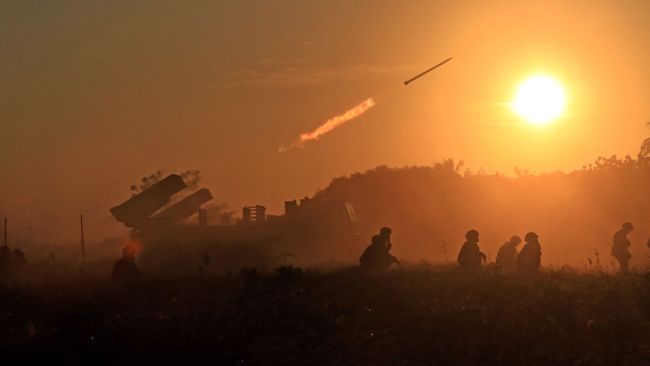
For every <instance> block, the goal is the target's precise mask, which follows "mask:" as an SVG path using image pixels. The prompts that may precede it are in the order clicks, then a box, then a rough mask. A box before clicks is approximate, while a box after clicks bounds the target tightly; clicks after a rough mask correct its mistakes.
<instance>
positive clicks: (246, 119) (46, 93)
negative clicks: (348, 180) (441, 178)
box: [0, 0, 650, 241]
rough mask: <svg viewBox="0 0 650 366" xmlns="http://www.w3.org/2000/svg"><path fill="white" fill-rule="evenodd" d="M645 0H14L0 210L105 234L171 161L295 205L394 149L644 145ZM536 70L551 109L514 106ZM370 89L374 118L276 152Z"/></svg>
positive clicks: (39, 226) (410, 154) (503, 164)
mask: <svg viewBox="0 0 650 366" xmlns="http://www.w3.org/2000/svg"><path fill="white" fill-rule="evenodd" d="M524 3H525V4H524ZM648 14H650V2H648V1H645V0H639V1H632V0H627V1H602V0H601V1H590V0H584V1H548V0H545V1H527V2H514V1H459V0H454V1H399V2H398V1H378V0H372V1H369V0H368V1H321V2H317V1H305V0H296V1H204V2H203V1H182V2H181V1H173V2H172V1H137V2H133V1H105V2H98V1H94V2H90V1H65V2H63V1H26V0H16V1H12V0H6V1H3V2H1V3H0V83H1V84H0V85H1V86H2V87H1V89H0V177H1V178H2V180H1V182H2V183H0V215H3V216H9V218H10V223H12V225H11V228H12V230H13V232H12V235H13V237H14V238H16V237H31V238H32V239H38V240H50V241H71V240H75V239H76V237H77V220H78V216H77V215H78V214H79V213H84V214H85V215H86V221H87V222H88V232H89V234H88V235H89V236H90V239H91V240H99V239H101V238H102V237H103V236H105V235H110V234H111V233H112V232H114V231H117V230H119V229H120V228H121V226H119V225H117V224H114V223H113V220H112V218H111V217H110V215H109V213H108V209H109V208H110V207H111V206H113V205H115V204H118V203H120V202H121V201H123V200H124V199H126V198H127V197H128V196H129V186H130V185H131V184H133V183H136V182H137V181H138V180H139V179H140V178H141V177H142V176H144V175H147V174H149V173H151V172H154V171H156V170H162V171H164V172H166V173H171V172H174V171H180V170H185V169H199V170H200V171H201V172H202V175H203V177H204V181H203V186H205V187H207V188H210V189H211V190H212V192H213V195H214V196H215V202H227V203H229V204H231V206H232V207H233V209H237V210H239V207H240V206H241V205H243V204H256V203H260V204H264V205H267V206H268V207H269V208H270V209H271V211H275V212H278V213H279V212H281V210H280V208H281V207H282V203H283V201H284V200H285V199H291V198H295V197H300V196H304V195H305V194H310V195H311V194H312V193H313V192H314V191H316V190H317V189H318V188H322V187H324V186H326V185H327V183H328V182H329V181H330V180H331V178H333V177H335V176H339V175H343V174H350V173H352V172H355V171H361V170H365V169H368V168H372V167H374V166H376V165H379V164H388V165H391V166H403V165H423V164H431V163H433V162H435V161H438V160H441V159H444V158H448V157H453V158H455V159H464V160H465V162H466V163H467V165H468V166H469V167H470V168H472V169H474V170H476V169H478V168H480V167H483V168H485V170H486V171H487V172H494V171H501V172H504V173H511V172H512V170H513V168H514V167H515V166H517V167H523V168H528V169H529V170H531V171H535V172H543V171H552V170H557V169H563V170H571V169H576V168H580V167H581V166H582V165H583V164H586V163H589V162H590V161H592V160H594V159H595V158H596V157H597V156H598V155H607V156H609V155H611V154H618V155H624V154H627V153H636V152H637V151H638V147H639V146H640V143H641V141H642V140H643V138H644V137H647V135H648V134H649V133H650V130H649V129H647V128H646V127H645V124H646V122H647V121H648V120H650V87H649V85H650V67H648V65H650V22H648V21H647V15H648ZM451 56H454V57H455V58H454V60H453V61H452V62H450V63H449V64H447V65H445V66H444V67H442V68H440V69H438V70H436V71H435V72H434V73H432V74H430V75H428V76H427V77H426V78H423V79H421V80H419V81H417V82H415V83H413V84H411V85H409V86H408V87H404V86H402V84H401V82H402V81H404V80H406V79H408V78H409V77H411V76H413V74H415V73H417V72H419V71H421V70H423V69H426V68H427V67H430V66H431V65H433V64H435V63H437V62H439V61H441V60H443V59H445V58H447V57H451ZM540 72H542V73H546V74H549V75H552V76H554V77H556V78H557V79H558V80H560V81H561V83H562V84H563V85H564V86H565V88H566V91H567V94H568V97H569V101H568V108H567V112H566V115H565V117H564V118H562V119H561V120H558V121H556V122H555V123H554V124H552V125H550V126H546V127H543V128H539V127H533V126H530V125H527V124H524V123H523V122H522V121H521V120H520V119H519V118H518V117H516V116H514V115H513V113H512V112H511V111H510V108H509V107H508V105H507V103H508V102H509V101H510V100H511V99H512V97H513V94H514V91H515V89H516V87H517V85H518V83H520V82H521V81H522V80H524V79H525V78H526V77H528V76H530V75H533V74H535V73H540ZM368 97H374V98H375V100H376V101H377V105H376V106H375V107H374V108H372V109H371V110H370V111H368V112H367V113H366V114H365V115H363V116H362V117H361V118H359V119H357V120H354V121H352V122H350V123H349V124H348V125H345V126H343V127H341V128H339V129H337V130H335V131H333V132H332V133H331V134H328V135H326V136H325V137H323V138H322V139H321V140H320V141H317V142H314V143H311V144H309V145H307V146H306V148H305V149H302V150H293V151H289V152H287V153H282V154H281V153H278V147H280V146H282V145H285V144H287V143H290V142H291V141H293V140H295V138H296V136H298V134H299V133H301V132H305V131H309V130H312V129H314V128H315V127H317V126H318V125H319V124H320V123H322V122H323V121H325V120H327V119H328V118H330V117H332V116H334V115H336V114H340V113H341V112H343V111H345V110H346V109H348V108H349V107H352V106H354V105H355V104H357V103H359V102H361V101H363V100H365V99H366V98H368Z"/></svg>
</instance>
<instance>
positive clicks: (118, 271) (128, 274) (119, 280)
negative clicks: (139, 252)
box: [113, 245, 142, 285]
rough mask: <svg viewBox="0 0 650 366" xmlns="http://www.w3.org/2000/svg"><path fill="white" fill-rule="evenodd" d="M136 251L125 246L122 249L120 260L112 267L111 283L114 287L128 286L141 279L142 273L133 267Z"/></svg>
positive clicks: (132, 247)
mask: <svg viewBox="0 0 650 366" xmlns="http://www.w3.org/2000/svg"><path fill="white" fill-rule="evenodd" d="M135 253H136V249H135V247H134V246H132V245H127V246H125V247H124V249H122V258H120V260H118V261H117V263H115V267H113V283H115V284H116V285H130V284H133V283H136V282H138V281H139V280H141V279H142V273H141V272H140V270H139V269H138V266H136V265H135Z"/></svg>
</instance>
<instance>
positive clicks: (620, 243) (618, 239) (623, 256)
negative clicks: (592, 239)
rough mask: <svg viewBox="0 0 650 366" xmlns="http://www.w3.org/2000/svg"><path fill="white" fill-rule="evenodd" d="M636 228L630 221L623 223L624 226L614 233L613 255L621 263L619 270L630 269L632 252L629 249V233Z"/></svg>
mask: <svg viewBox="0 0 650 366" xmlns="http://www.w3.org/2000/svg"><path fill="white" fill-rule="evenodd" d="M632 230H634V226H632V224H630V223H629V222H626V223H624V224H623V226H622V227H621V228H620V229H619V230H618V231H617V232H616V234H614V238H613V240H612V241H613V245H612V256H613V257H614V258H616V260H618V263H619V264H620V267H619V272H620V273H626V272H627V271H628V270H629V265H630V258H632V254H630V251H629V250H628V249H629V248H630V241H629V240H628V239H627V234H629V233H630V232H631V231H632Z"/></svg>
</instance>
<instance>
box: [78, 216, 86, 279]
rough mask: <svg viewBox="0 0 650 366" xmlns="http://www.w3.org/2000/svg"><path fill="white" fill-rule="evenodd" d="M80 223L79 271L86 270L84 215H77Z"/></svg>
mask: <svg viewBox="0 0 650 366" xmlns="http://www.w3.org/2000/svg"><path fill="white" fill-rule="evenodd" d="M79 219H80V223H81V268H82V269H81V270H82V271H83V270H84V269H85V268H86V242H85V240H84V215H79Z"/></svg>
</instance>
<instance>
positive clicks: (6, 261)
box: [0, 245, 11, 281]
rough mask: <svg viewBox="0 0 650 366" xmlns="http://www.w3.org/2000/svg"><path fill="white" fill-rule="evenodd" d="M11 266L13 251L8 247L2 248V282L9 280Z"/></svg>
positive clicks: (0, 255) (0, 262)
mask: <svg viewBox="0 0 650 366" xmlns="http://www.w3.org/2000/svg"><path fill="white" fill-rule="evenodd" d="M10 265H11V250H9V247H8V246H5V245H3V246H0V280H2V281H4V280H6V279H8V278H9V266H10Z"/></svg>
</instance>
